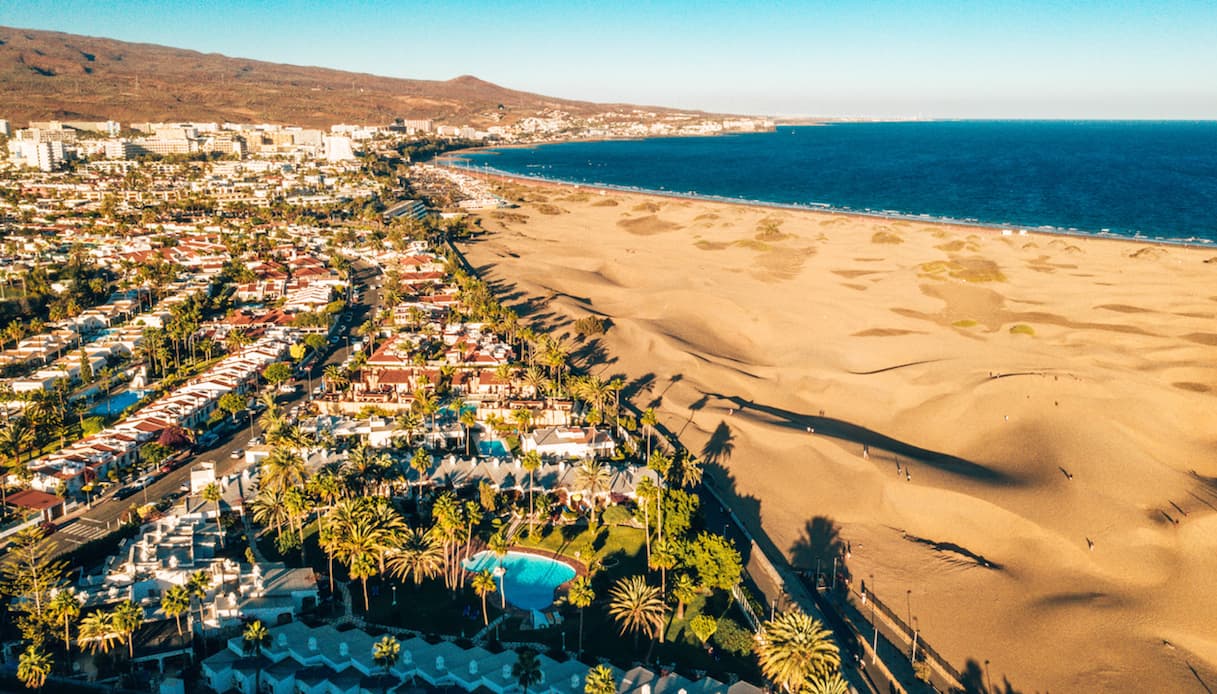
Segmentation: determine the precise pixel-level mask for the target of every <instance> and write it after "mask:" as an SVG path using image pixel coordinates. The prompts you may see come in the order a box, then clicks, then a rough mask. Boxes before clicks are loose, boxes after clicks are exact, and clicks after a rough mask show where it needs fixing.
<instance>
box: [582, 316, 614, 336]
mask: <svg viewBox="0 0 1217 694" xmlns="http://www.w3.org/2000/svg"><path fill="white" fill-rule="evenodd" d="M606 330H608V325H607V324H606V323H605V322H604V319H603V318H601V317H600V316H584V317H582V318H580V319H579V320H577V321H575V332H577V333H579V334H580V335H603V334H604V332H605V331H606Z"/></svg>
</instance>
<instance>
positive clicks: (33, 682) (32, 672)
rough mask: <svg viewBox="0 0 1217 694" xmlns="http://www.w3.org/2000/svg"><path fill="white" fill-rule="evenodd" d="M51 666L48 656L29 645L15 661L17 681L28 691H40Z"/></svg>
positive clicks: (35, 646)
mask: <svg viewBox="0 0 1217 694" xmlns="http://www.w3.org/2000/svg"><path fill="white" fill-rule="evenodd" d="M53 665H54V661H53V660H51V656H50V654H49V653H47V652H46V651H44V650H42V648H41V647H40V646H37V645H35V644H32V643H31V644H30V645H29V646H26V648H25V650H24V651H22V652H21V657H20V658H19V659H18V660H17V679H19V680H21V683H22V684H24V685H25V686H26V687H28V688H29V689H42V687H43V685H45V684H46V678H47V677H48V676H50V674H51V668H52V666H53Z"/></svg>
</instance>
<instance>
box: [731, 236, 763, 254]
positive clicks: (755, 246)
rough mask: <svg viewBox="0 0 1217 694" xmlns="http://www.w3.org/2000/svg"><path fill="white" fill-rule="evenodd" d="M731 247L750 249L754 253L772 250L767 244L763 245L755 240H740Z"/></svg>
mask: <svg viewBox="0 0 1217 694" xmlns="http://www.w3.org/2000/svg"><path fill="white" fill-rule="evenodd" d="M732 245H735V246H741V247H743V248H750V249H752V250H754V251H762V252H763V251H768V250H772V248H773V247H772V246H770V245H769V244H767V243H764V242H762V241H757V240H756V239H740V240H739V241H736V242H735V243H734V244H732Z"/></svg>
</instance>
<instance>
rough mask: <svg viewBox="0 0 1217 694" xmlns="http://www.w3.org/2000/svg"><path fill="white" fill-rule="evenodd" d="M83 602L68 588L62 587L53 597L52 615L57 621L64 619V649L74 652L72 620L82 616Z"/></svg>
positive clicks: (67, 651)
mask: <svg viewBox="0 0 1217 694" xmlns="http://www.w3.org/2000/svg"><path fill="white" fill-rule="evenodd" d="M80 607H81V602H80V598H77V597H76V594H75V593H73V592H72V591H71V590H68V589H67V588H61V589H60V590H59V592H58V593H55V597H54V598H51V605H50V617H51V618H52V619H54V620H55V621H60V620H62V621H63V650H64V652H66V653H71V652H72V632H71V630H70V627H71V624H72V620H73V619H76V618H77V617H79V616H80Z"/></svg>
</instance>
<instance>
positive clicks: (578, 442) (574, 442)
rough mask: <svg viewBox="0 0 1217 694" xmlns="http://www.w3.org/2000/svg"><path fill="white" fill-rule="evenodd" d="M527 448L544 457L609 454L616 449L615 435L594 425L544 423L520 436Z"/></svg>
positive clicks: (605, 455) (579, 456) (522, 444)
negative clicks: (571, 425)
mask: <svg viewBox="0 0 1217 694" xmlns="http://www.w3.org/2000/svg"><path fill="white" fill-rule="evenodd" d="M520 447H521V448H523V449H524V452H525V453H527V452H529V451H536V452H538V453H540V454H541V456H542V457H545V458H594V457H597V456H603V457H610V456H612V455H613V452H614V451H615V450H616V444H614V443H613V437H612V436H610V435H609V433H608V432H607V431H602V430H600V429H596V428H595V427H544V428H541V429H534V430H533V431H531V432H529V433H528V434H526V435H525V436H524V438H523V439H521V440H520Z"/></svg>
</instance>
